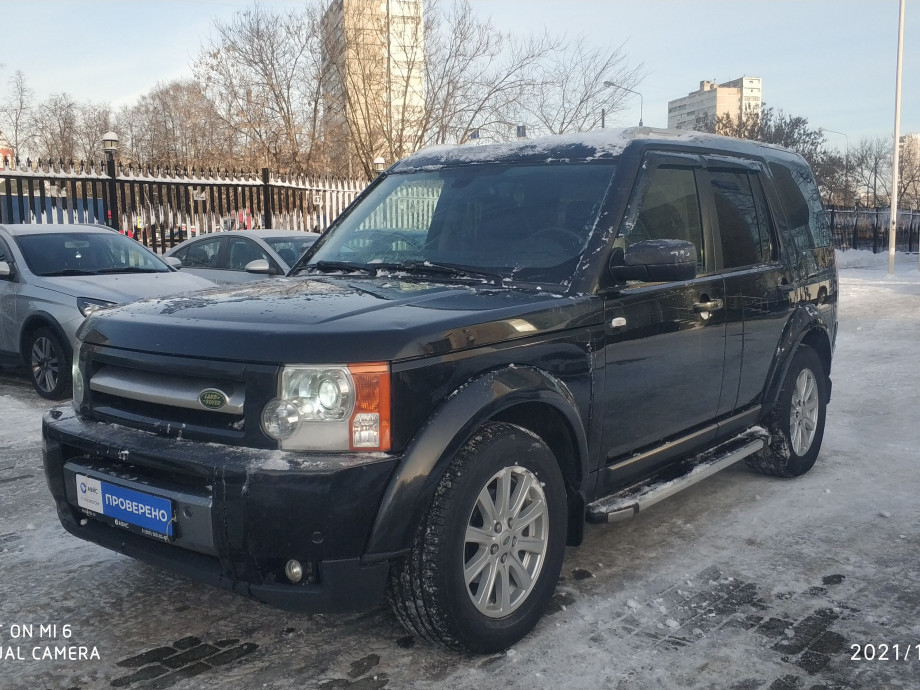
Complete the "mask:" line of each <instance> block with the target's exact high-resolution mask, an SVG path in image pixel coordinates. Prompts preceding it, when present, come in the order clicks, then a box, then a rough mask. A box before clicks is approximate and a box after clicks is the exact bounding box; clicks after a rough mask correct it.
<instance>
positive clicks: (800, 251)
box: [769, 162, 833, 274]
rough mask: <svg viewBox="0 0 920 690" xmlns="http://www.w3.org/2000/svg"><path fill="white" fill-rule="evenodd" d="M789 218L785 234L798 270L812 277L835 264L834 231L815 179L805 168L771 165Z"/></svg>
mask: <svg viewBox="0 0 920 690" xmlns="http://www.w3.org/2000/svg"><path fill="white" fill-rule="evenodd" d="M769 167H770V172H771V174H772V176H773V180H774V182H775V183H776V189H777V192H778V193H779V195H780V199H781V200H782V205H783V210H784V212H785V214H786V228H785V230H784V232H783V235H784V238H783V239H784V240H785V241H786V244H787V245H792V246H791V247H789V249H793V250H794V251H795V252H796V253H797V255H798V263H799V267H800V268H801V269H802V270H804V271H805V273H806V274H813V273H814V272H815V271H817V270H818V269H821V268H826V267H827V266H829V265H830V264H831V263H833V249H832V248H831V229H830V223H828V220H827V214H826V212H825V211H824V204H823V202H822V201H821V193H820V191H819V190H818V185H817V183H816V182H815V178H814V175H812V173H811V170H809V168H808V166H806V165H804V164H797V163H788V164H780V163H775V162H772V163H770V164H769Z"/></svg>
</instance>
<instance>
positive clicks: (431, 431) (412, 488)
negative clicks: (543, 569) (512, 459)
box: [366, 366, 588, 560]
mask: <svg viewBox="0 0 920 690" xmlns="http://www.w3.org/2000/svg"><path fill="white" fill-rule="evenodd" d="M492 421H500V422H508V423H512V424H517V425H519V426H521V427H524V428H526V429H529V430H530V431H533V432H534V433H536V434H537V435H538V436H540V437H541V438H542V439H543V440H544V442H545V443H546V444H547V445H548V446H549V448H550V450H552V452H553V454H554V455H555V456H556V460H557V462H558V463H559V467H560V470H561V472H562V474H563V477H564V479H565V483H566V487H565V488H566V494H567V496H568V502H569V517H570V519H569V523H570V527H569V532H570V534H569V541H570V542H572V541H573V539H580V536H581V525H582V523H583V519H582V520H578V521H575V522H576V523H577V524H576V525H574V526H573V525H572V524H571V523H572V522H573V520H572V519H571V516H572V515H573V512H574V513H575V514H578V515H580V516H582V517H583V511H584V498H583V496H582V493H581V491H580V487H581V484H582V481H583V480H584V478H585V477H586V476H587V472H588V470H587V458H588V449H587V436H586V432H585V425H584V423H583V421H582V419H581V416H580V414H579V412H578V409H577V406H576V404H575V400H574V397H573V396H572V394H571V391H569V389H568V387H567V386H566V385H565V384H564V383H563V382H562V381H560V380H559V379H557V378H555V377H554V376H552V375H551V374H549V373H547V372H545V371H543V370H540V369H537V368H534V367H530V366H509V367H505V368H502V369H497V370H493V371H491V372H488V373H486V374H483V375H481V376H480V377H478V378H476V379H474V380H472V381H470V382H468V383H466V384H465V385H463V386H461V387H460V388H458V389H457V390H456V391H454V393H453V394H451V395H449V396H448V397H447V398H446V400H445V402H444V403H443V404H442V405H441V406H440V407H438V408H437V409H436V410H435V411H434V413H433V414H432V415H431V416H430V417H429V418H428V420H427V421H426V422H425V424H424V425H423V427H422V430H421V431H420V432H419V433H418V434H417V435H416V437H415V438H414V439H413V440H412V442H411V443H410V445H409V447H408V448H407V449H406V452H405V454H404V455H403V459H402V462H401V463H400V465H399V467H398V468H397V470H396V473H395V475H394V476H393V477H392V479H391V480H390V483H389V486H388V487H387V490H386V492H385V493H384V497H383V500H382V501H381V505H380V508H379V510H378V513H377V518H376V520H375V522H374V526H373V528H372V530H371V535H370V538H369V540H368V547H367V549H366V554H367V555H366V557H367V558H368V559H372V560H374V559H380V558H388V557H391V556H392V555H393V554H396V553H401V552H403V551H405V550H406V549H407V548H408V547H409V546H410V544H411V541H412V539H413V537H414V536H415V532H416V529H417V528H418V525H419V523H420V522H421V519H422V517H423V516H424V513H425V511H426V510H427V509H428V506H429V505H430V503H431V500H432V498H433V497H434V492H435V490H436V489H437V486H438V483H439V482H440V480H441V477H442V476H443V475H444V472H445V471H446V470H447V467H448V465H449V464H450V461H451V459H452V458H453V456H454V454H455V453H456V452H457V451H458V450H459V449H460V448H461V447H462V446H463V445H464V444H465V443H466V442H467V441H468V440H469V439H470V438H471V437H472V436H473V435H474V434H475V433H476V430H477V429H479V428H481V427H482V425H483V424H486V423H488V422H492ZM579 510H580V511H581V512H580V513H579V512H578V511H579ZM573 529H574V532H575V533H574V534H573V533H572V532H573ZM574 543H577V542H574Z"/></svg>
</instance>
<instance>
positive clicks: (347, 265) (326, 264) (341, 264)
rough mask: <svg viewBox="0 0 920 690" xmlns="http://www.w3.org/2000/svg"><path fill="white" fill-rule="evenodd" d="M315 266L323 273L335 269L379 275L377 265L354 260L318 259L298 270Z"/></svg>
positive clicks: (331, 271)
mask: <svg viewBox="0 0 920 690" xmlns="http://www.w3.org/2000/svg"><path fill="white" fill-rule="evenodd" d="M311 268H315V269H316V270H317V271H322V272H323V273H334V272H335V271H345V272H346V273H365V274H367V275H369V276H375V275H377V267H376V266H368V265H367V264H360V263H357V262H353V261H317V262H316V263H315V264H307V265H306V266H300V267H299V268H298V269H297V270H298V272H299V271H305V270H309V269H311Z"/></svg>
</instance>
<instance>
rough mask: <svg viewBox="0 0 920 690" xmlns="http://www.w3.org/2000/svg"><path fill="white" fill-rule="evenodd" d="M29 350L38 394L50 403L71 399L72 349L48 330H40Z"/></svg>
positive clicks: (34, 336)
mask: <svg viewBox="0 0 920 690" xmlns="http://www.w3.org/2000/svg"><path fill="white" fill-rule="evenodd" d="M26 347H27V350H26V356H27V363H28V365H29V371H30V373H31V380H32V387H33V388H35V392H36V393H38V394H39V395H40V396H42V397H43V398H47V399H48V400H60V399H61V398H64V397H67V396H68V395H70V390H71V371H70V348H69V347H67V345H66V344H65V343H64V342H63V341H62V340H61V339H60V338H59V337H58V336H57V334H56V333H55V332H54V331H53V330H51V329H50V328H48V327H47V326H43V327H42V328H39V329H37V330H36V331H35V332H34V333H33V334H32V337H31V338H30V340H29V342H28V344H27V346H26Z"/></svg>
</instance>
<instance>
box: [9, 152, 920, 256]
mask: <svg viewBox="0 0 920 690" xmlns="http://www.w3.org/2000/svg"><path fill="white" fill-rule="evenodd" d="M366 184H367V183H366V182H364V181H361V180H333V179H311V178H306V177H299V176H290V175H287V176H285V175H276V174H273V173H271V172H270V171H269V170H268V169H267V168H263V169H262V171H261V174H256V173H251V172H245V173H244V172H227V171H211V170H208V171H196V170H191V171H189V170H177V169H174V170H170V169H152V168H146V167H140V168H134V167H130V166H127V167H125V166H121V165H119V166H116V164H115V162H114V161H112V160H109V161H107V162H106V163H102V162H98V163H96V162H90V163H83V162H80V163H73V162H71V163H62V162H59V163H53V162H49V161H45V162H41V161H38V162H34V163H33V162H32V161H28V160H27V161H26V162H25V163H19V162H18V161H17V162H16V164H14V165H12V166H11V165H10V161H9V160H8V159H4V160H3V161H0V222H2V223H101V224H106V225H109V226H110V227H113V228H116V229H118V230H120V231H121V232H123V233H125V234H127V235H130V236H132V237H135V238H136V239H137V240H139V241H141V242H143V243H144V244H146V245H147V246H148V247H151V248H152V249H154V250H156V251H163V250H165V249H167V248H168V247H171V246H173V245H174V244H176V243H177V242H179V241H181V240H183V239H185V238H187V237H189V236H192V235H196V234H201V233H209V232H214V231H217V230H231V229H236V228H248V229H251V228H276V229H290V230H312V231H322V230H325V229H326V227H328V225H329V223H331V222H332V220H333V219H335V217H336V216H338V215H339V214H340V213H341V212H342V211H343V210H344V209H345V208H346V207H347V206H348V205H349V204H350V203H351V202H352V201H353V200H354V199H355V198H356V197H357V196H358V194H360V193H361V191H362V190H363V189H364V187H365V186H366ZM437 196H438V190H437V189H427V188H418V189H412V190H406V191H405V192H404V193H403V194H400V195H397V196H396V197H394V198H393V199H391V200H390V202H388V203H387V204H386V205H385V206H383V207H381V208H380V209H378V210H377V211H376V212H375V213H374V214H373V215H372V217H370V218H368V219H367V221H366V222H368V223H377V224H380V225H381V227H390V226H394V224H396V225H398V226H399V227H403V228H419V227H424V226H425V219H428V218H430V217H431V214H432V213H433V210H434V205H435V204H436V202H437ZM890 215H891V214H890V210H889V209H881V208H856V209H853V208H849V209H842V208H835V207H829V208H828V216H829V220H830V224H831V228H832V232H833V237H834V246H835V247H836V248H837V249H841V250H846V249H868V250H870V251H873V252H884V251H887V250H888V232H889V219H890ZM396 219H399V220H398V222H397V220H396ZM897 248H898V251H908V252H916V251H918V250H920V210H900V211H899V212H898V229H897Z"/></svg>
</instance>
